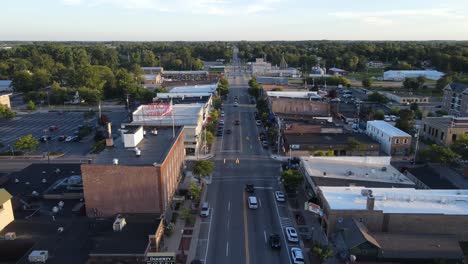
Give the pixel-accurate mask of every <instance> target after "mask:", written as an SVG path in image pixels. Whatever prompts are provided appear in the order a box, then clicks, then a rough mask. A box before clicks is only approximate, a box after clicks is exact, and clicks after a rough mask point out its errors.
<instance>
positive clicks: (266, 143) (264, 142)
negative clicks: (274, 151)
mask: <svg viewBox="0 0 468 264" xmlns="http://www.w3.org/2000/svg"><path fill="white" fill-rule="evenodd" d="M262 147H263V148H268V141H266V140H264V141H262Z"/></svg>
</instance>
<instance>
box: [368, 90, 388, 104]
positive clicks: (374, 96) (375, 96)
mask: <svg viewBox="0 0 468 264" xmlns="http://www.w3.org/2000/svg"><path fill="white" fill-rule="evenodd" d="M367 100H368V101H371V102H377V103H381V104H386V103H387V102H388V99H387V97H385V96H384V95H382V94H380V93H378V92H373V93H371V94H369V95H368V96H367Z"/></svg>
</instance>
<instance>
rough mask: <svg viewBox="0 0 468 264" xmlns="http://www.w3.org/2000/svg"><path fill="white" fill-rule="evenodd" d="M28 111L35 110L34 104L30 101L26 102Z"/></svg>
mask: <svg viewBox="0 0 468 264" xmlns="http://www.w3.org/2000/svg"><path fill="white" fill-rule="evenodd" d="M28 110H29V111H34V110H36V104H35V103H34V102H33V101H32V100H29V102H28Z"/></svg>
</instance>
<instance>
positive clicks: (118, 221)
mask: <svg viewBox="0 0 468 264" xmlns="http://www.w3.org/2000/svg"><path fill="white" fill-rule="evenodd" d="M125 225H127V222H126V221H125V218H124V217H122V216H121V215H117V217H116V218H115V221H114V224H113V225H112V229H114V231H122V229H123V228H124V226H125Z"/></svg>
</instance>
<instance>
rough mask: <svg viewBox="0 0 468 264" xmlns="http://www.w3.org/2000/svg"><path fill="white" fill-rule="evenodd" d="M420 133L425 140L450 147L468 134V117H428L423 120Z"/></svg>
mask: <svg viewBox="0 0 468 264" xmlns="http://www.w3.org/2000/svg"><path fill="white" fill-rule="evenodd" d="M419 133H420V135H421V137H423V138H424V139H427V140H432V141H434V142H436V143H437V144H442V145H445V146H449V145H451V144H452V143H453V142H454V141H456V140H457V139H459V138H461V136H462V135H466V134H468V117H453V116H443V117H426V118H423V120H422V125H421V129H420V130H419Z"/></svg>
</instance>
